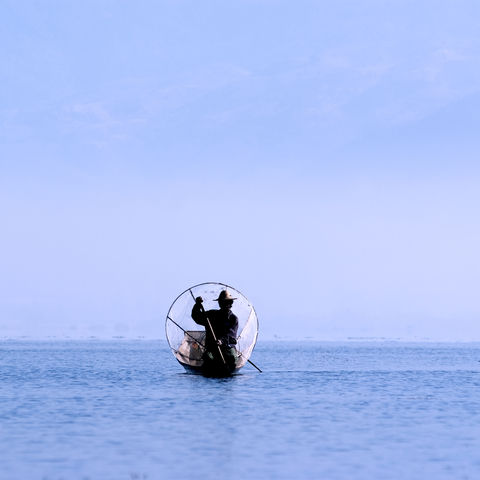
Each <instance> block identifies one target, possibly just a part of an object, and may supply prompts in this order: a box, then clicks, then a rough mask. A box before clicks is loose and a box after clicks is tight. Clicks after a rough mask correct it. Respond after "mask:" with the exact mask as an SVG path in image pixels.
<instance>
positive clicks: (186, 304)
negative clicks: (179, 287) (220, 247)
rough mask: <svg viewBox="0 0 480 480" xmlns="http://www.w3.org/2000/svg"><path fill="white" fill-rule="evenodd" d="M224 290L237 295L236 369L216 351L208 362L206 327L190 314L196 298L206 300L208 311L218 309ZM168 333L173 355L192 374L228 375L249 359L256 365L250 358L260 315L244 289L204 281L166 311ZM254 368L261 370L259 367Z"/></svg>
mask: <svg viewBox="0 0 480 480" xmlns="http://www.w3.org/2000/svg"><path fill="white" fill-rule="evenodd" d="M225 289H228V291H229V292H230V293H232V294H233V295H234V296H235V297H236V300H235V302H234V304H233V306H232V311H233V313H235V315H236V316H237V318H238V324H239V325H238V334H237V345H236V349H235V350H236V360H235V365H234V367H233V368H227V365H226V363H225V362H224V361H222V360H221V356H220V354H218V355H217V354H216V352H214V353H215V357H214V361H207V362H206V361H205V358H206V357H205V355H206V348H205V330H203V327H202V326H200V325H198V324H196V323H195V322H194V320H193V319H192V317H191V311H192V308H193V305H194V303H195V298H196V297H199V296H200V297H202V298H203V299H204V304H205V310H207V311H208V310H211V309H216V308H218V305H217V304H216V302H215V299H217V298H218V296H219V294H220V292H221V291H222V290H225ZM205 328H208V327H205ZM165 332H166V337H167V340H168V344H169V346H170V348H171V350H172V353H173V355H174V356H175V358H176V359H177V361H178V362H179V363H180V365H182V366H183V367H184V368H185V370H186V371H187V372H189V373H196V374H201V375H204V376H208V377H227V376H230V375H233V374H235V373H237V372H238V371H239V370H240V369H241V368H242V367H244V366H245V364H246V363H247V362H249V363H251V364H252V365H253V366H255V365H254V364H253V363H252V362H251V361H250V360H249V359H250V356H251V354H252V352H253V349H254V347H255V344H256V341H257V337H258V318H257V315H256V313H255V309H254V308H253V306H252V305H251V304H250V302H249V301H248V299H247V298H246V297H245V296H244V295H243V294H242V293H241V292H239V291H238V290H236V289H235V288H233V287H231V286H229V285H226V284H224V283H212V282H208V283H201V284H199V285H195V286H193V287H190V288H188V289H187V290H185V291H184V292H182V293H181V294H180V295H179V296H178V297H177V298H176V299H175V300H174V302H173V303H172V305H171V306H170V309H169V311H168V313H167V318H166V321H165ZM207 360H208V359H207ZM255 368H257V369H258V370H260V369H259V368H258V367H256V366H255Z"/></svg>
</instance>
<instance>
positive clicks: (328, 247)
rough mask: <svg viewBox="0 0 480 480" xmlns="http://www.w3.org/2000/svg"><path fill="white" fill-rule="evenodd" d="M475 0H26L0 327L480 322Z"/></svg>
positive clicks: (26, 332) (20, 24)
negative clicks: (205, 288)
mask: <svg viewBox="0 0 480 480" xmlns="http://www.w3.org/2000/svg"><path fill="white" fill-rule="evenodd" d="M479 13H480V12H479V6H478V4H477V2H474V1H468V0H466V1H462V2H459V3H458V4H456V5H455V7H453V6H452V4H451V3H450V2H433V1H426V2H422V4H421V5H418V4H415V5H414V4H413V3H411V2H400V1H394V2H389V4H388V8H387V6H386V5H383V4H382V3H381V2H377V1H374V0H369V1H367V2H362V4H361V5H360V4H358V5H357V4H354V3H352V2H347V1H341V2H336V3H335V4H334V5H333V4H332V5H330V6H326V5H323V6H322V8H321V9H320V8H319V6H318V2H311V1H305V2H302V6H301V8H300V7H299V6H298V5H296V4H292V3H291V2H283V1H280V2H275V5H274V4H273V3H272V2H269V1H267V0H265V1H260V2H251V1H243V2H240V1H233V2H229V3H228V4H216V3H215V2H214V3H212V4H208V5H202V6H200V5H198V4H197V3H195V2H189V1H186V2H180V3H179V2H161V3H157V2H153V1H146V2H142V3H141V5H133V4H131V5H130V4H126V3H118V2H109V1H106V2H101V3H98V2H93V1H86V2H82V3H81V4H73V3H71V2H67V3H63V2H56V1H47V2H44V3H42V5H39V4H37V3H35V2H30V1H26V2H20V3H18V2H14V1H6V2H3V3H2V6H1V7H0V18H2V19H3V24H4V28H2V29H0V41H1V43H2V45H4V46H5V47H4V48H3V49H2V50H1V52H0V60H1V61H0V80H1V81H2V85H3V86H4V88H3V94H2V95H0V219H1V229H2V232H1V235H0V269H1V272H2V275H1V276H0V336H2V337H18V336H29V337H34V338H37V337H48V336H57V337H65V336H70V337H85V336H97V337H112V336H125V337H133V338H135V337H139V336H143V337H146V338H163V336H164V326H163V323H164V318H165V314H166V312H167V310H168V307H169V306H170V304H171V302H172V301H173V300H174V298H175V297H176V296H177V295H178V294H179V293H180V292H181V291H183V290H184V289H185V288H187V287H189V286H191V285H194V284H197V283H201V282H208V281H219V282H224V283H227V284H231V285H233V286H234V287H236V288H238V289H239V290H240V291H242V292H243V293H244V294H245V295H246V296H247V297H248V298H249V299H250V301H251V302H252V303H253V304H254V306H255V308H256V310H257V313H258V316H259V321H260V338H264V339H273V338H280V339H304V338H315V339H324V340H335V339H348V338H389V339H392V338H394V339H397V338H401V339H410V340H422V339H430V340H454V341H455V340H466V341H468V340H477V341H478V340H480V323H479V322H478V318H479V317H480V304H479V302H478V298H477V297H478V292H477V286H478V284H479V282H480V256H479V255H478V245H479V244H480V224H479V221H478V211H479V207H480V189H479V188H478V185H479V179H480V172H479V168H478V161H477V158H476V152H478V150H479V147H480V145H479V139H478V133H477V130H478V128H477V127H476V126H477V125H478V124H479V121H480V119H479V118H478V117H479V113H478V112H479V111H480V108H479V107H480V88H479V87H478V86H479V85H480V68H479V67H478V65H480V63H479V62H478V59H479V58H480V39H479V37H478V34H477V31H478V25H477V24H476V21H475V19H476V18H478V14H479Z"/></svg>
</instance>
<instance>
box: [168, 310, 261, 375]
mask: <svg viewBox="0 0 480 480" xmlns="http://www.w3.org/2000/svg"><path fill="white" fill-rule="evenodd" d="M167 318H168V319H169V320H170V321H171V322H172V323H173V324H175V325H176V326H177V327H178V328H179V329H180V330H181V331H182V332H183V333H184V334H185V335H188V336H189V337H190V338H191V339H192V340H193V341H194V342H195V343H198V344H199V345H200V346H201V347H203V348H204V349H205V350H206V349H207V347H206V346H205V345H204V344H203V343H202V342H201V341H200V340H197V339H196V338H195V337H194V336H193V335H190V334H189V333H188V332H187V331H186V330H185V329H184V328H183V327H181V326H180V325H179V324H178V323H177V322H176V321H175V320H173V318H170V317H168V316H167ZM235 350H236V352H237V353H238V354H239V355H240V356H241V357H243V354H242V352H239V351H238V350H237V349H235ZM247 362H248V363H249V364H250V365H252V366H254V367H255V368H256V369H257V370H258V371H259V372H260V373H262V371H261V370H260V369H259V368H258V367H257V366H256V365H255V364H254V363H253V362H252V361H251V360H249V359H248V358H247Z"/></svg>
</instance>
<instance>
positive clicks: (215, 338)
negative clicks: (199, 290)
mask: <svg viewBox="0 0 480 480" xmlns="http://www.w3.org/2000/svg"><path fill="white" fill-rule="evenodd" d="M189 292H190V295H191V296H192V298H193V301H194V302H195V303H196V302H197V301H196V300H195V297H194V296H193V293H192V291H191V290H189ZM200 310H201V311H202V312H203V313H204V314H205V318H206V319H207V324H208V327H209V328H210V332H212V336H213V339H214V340H215V344H216V345H217V348H218V353H219V354H220V358H221V359H222V362H223V364H224V365H225V366H227V362H226V361H225V359H224V358H223V353H222V349H221V348H220V345H219V344H218V343H217V337H216V336H215V332H214V331H213V328H212V324H211V323H210V320H209V318H208V315H207V312H205V309H204V308H203V305H202V304H200Z"/></svg>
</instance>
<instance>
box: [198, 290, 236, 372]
mask: <svg viewBox="0 0 480 480" xmlns="http://www.w3.org/2000/svg"><path fill="white" fill-rule="evenodd" d="M234 300H236V298H233V297H232V296H231V295H230V293H229V292H228V291H227V290H222V291H221V292H220V295H219V296H218V298H217V299H215V301H217V302H218V306H219V307H220V309H219V310H208V311H205V309H204V308H203V305H202V303H203V299H202V297H197V298H196V299H195V305H194V306H193V309H192V318H193V320H194V321H195V322H196V323H198V324H199V325H203V326H204V327H205V346H206V352H205V353H204V355H203V360H204V362H205V363H204V367H205V368H206V369H209V368H215V367H218V365H220V366H221V365H222V364H225V366H226V367H227V368H228V369H229V370H230V371H233V370H234V369H235V362H236V359H237V354H236V349H235V345H236V343H237V330H238V318H237V316H236V315H235V314H234V313H233V312H232V310H231V308H232V305H233V301H234ZM212 328H213V332H212ZM220 351H221V354H220ZM222 356H223V359H222Z"/></svg>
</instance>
